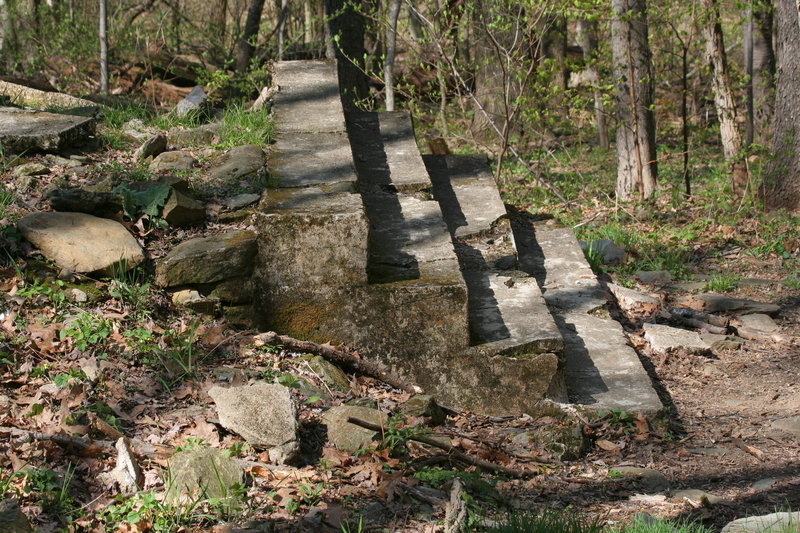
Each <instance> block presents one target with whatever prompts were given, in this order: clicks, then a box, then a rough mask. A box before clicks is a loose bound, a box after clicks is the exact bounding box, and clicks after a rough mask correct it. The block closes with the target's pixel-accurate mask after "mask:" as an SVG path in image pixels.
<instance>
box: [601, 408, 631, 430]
mask: <svg viewBox="0 0 800 533" xmlns="http://www.w3.org/2000/svg"><path fill="white" fill-rule="evenodd" d="M600 418H601V419H606V420H607V421H608V425H609V426H611V427H612V428H614V429H623V428H632V427H634V426H635V425H636V416H635V415H634V414H633V413H629V412H628V411H626V410H624V409H620V408H618V407H614V408H611V409H609V410H608V411H603V412H601V413H600Z"/></svg>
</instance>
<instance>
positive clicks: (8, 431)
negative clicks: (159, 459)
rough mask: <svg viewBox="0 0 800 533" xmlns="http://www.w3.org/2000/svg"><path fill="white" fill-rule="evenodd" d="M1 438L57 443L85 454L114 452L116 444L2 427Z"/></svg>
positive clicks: (0, 429)
mask: <svg viewBox="0 0 800 533" xmlns="http://www.w3.org/2000/svg"><path fill="white" fill-rule="evenodd" d="M0 436H5V437H8V436H10V437H16V438H28V439H31V440H49V441H50V442H55V443H56V444H58V445H59V446H62V447H64V448H74V449H76V450H78V451H80V452H85V451H87V450H89V449H91V448H97V449H100V450H104V451H113V450H114V449H115V448H114V443H113V442H111V441H103V440H98V441H91V442H90V441H88V440H86V439H81V438H79V437H68V436H66V435H54V434H51V433H43V432H41V431H31V430H29V429H21V428H15V427H9V426H3V427H0Z"/></svg>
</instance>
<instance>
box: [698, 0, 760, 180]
mask: <svg viewBox="0 0 800 533" xmlns="http://www.w3.org/2000/svg"><path fill="white" fill-rule="evenodd" d="M700 5H701V8H702V9H703V15H704V17H705V21H704V22H703V36H704V37H705V41H706V60H707V61H708V63H709V66H710V67H711V88H712V90H713V91H714V105H715V107H716V109H717V115H718V116H719V133H720V137H721V139H722V152H723V154H724V156H725V161H726V162H727V163H728V165H730V168H731V185H732V186H733V192H734V194H736V195H741V194H743V193H744V191H745V189H746V188H747V184H748V181H749V177H748V171H747V165H746V164H745V161H744V159H743V154H742V147H743V143H742V134H741V132H740V131H739V125H738V123H737V113H736V100H735V99H734V95H733V87H732V86H731V81H730V76H729V75H728V63H727V59H726V57H725V41H724V39H723V35H722V24H721V23H720V16H719V4H717V0H701V1H700Z"/></svg>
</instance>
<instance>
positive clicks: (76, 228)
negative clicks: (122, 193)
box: [17, 213, 144, 274]
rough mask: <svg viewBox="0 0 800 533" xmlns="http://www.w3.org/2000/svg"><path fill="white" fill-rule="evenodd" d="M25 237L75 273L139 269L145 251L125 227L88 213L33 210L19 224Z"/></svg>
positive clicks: (53, 259)
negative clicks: (35, 211) (123, 268)
mask: <svg viewBox="0 0 800 533" xmlns="http://www.w3.org/2000/svg"><path fill="white" fill-rule="evenodd" d="M17 227H18V228H19V231H20V233H22V236H23V237H25V238H26V239H28V240H29V241H30V242H31V243H32V244H33V245H34V246H36V247H37V248H38V249H39V250H41V252H42V254H44V256H45V257H47V258H48V259H51V260H52V261H54V262H55V263H56V264H57V265H58V266H59V267H61V268H66V269H68V270H70V271H73V272H102V273H105V274H109V273H110V272H111V270H112V269H113V268H120V267H122V265H124V267H125V268H126V269H130V268H135V267H136V266H138V265H139V264H140V263H141V262H142V261H143V260H144V253H143V252H142V248H141V246H139V243H138V242H137V241H136V239H135V238H134V237H133V235H131V234H130V233H129V232H128V230H127V229H125V226H123V225H122V224H120V223H119V222H116V221H114V220H109V219H107V218H98V217H95V216H92V215H87V214H85V213H32V214H30V215H26V216H25V217H23V218H22V219H21V220H20V221H19V222H18V223H17Z"/></svg>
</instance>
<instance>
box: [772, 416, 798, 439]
mask: <svg viewBox="0 0 800 533" xmlns="http://www.w3.org/2000/svg"><path fill="white" fill-rule="evenodd" d="M772 427H774V428H776V429H779V430H781V431H785V432H787V433H792V434H793V435H795V436H797V437H800V416H789V417H786V418H780V419H778V420H775V421H774V422H773V423H772Z"/></svg>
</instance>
